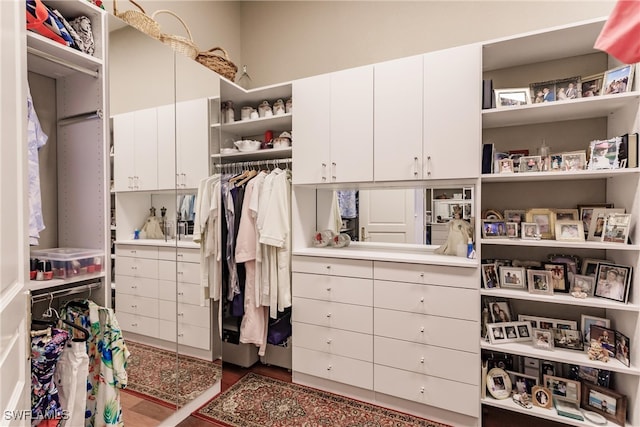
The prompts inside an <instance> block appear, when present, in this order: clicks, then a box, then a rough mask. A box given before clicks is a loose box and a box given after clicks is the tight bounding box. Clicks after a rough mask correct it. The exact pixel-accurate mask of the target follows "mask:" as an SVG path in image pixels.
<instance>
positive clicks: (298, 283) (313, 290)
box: [292, 273, 373, 306]
mask: <svg viewBox="0 0 640 427" xmlns="http://www.w3.org/2000/svg"><path fill="white" fill-rule="evenodd" d="M292 280H293V296H294V297H305V298H313V299H319V300H324V301H337V302H342V303H345V304H359V305H366V306H371V305H373V281H372V280H371V279H359V278H355V277H337V276H327V275H324V274H309V273H293V275H292Z"/></svg>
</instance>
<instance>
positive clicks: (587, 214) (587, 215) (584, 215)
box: [578, 203, 613, 237]
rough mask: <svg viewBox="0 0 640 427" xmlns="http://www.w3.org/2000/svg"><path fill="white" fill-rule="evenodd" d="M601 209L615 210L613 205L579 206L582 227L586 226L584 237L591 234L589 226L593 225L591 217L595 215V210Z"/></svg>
mask: <svg viewBox="0 0 640 427" xmlns="http://www.w3.org/2000/svg"><path fill="white" fill-rule="evenodd" d="M599 208H609V209H611V208H613V203H602V204H601V205H589V206H586V205H578V212H579V214H580V217H579V218H580V219H581V220H582V225H583V226H584V235H585V237H586V236H587V235H588V234H589V226H590V225H591V216H592V214H593V210H594V209H599Z"/></svg>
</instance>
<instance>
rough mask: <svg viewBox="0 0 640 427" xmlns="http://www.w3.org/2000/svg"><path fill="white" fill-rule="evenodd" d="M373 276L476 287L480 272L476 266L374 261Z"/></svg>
mask: <svg viewBox="0 0 640 427" xmlns="http://www.w3.org/2000/svg"><path fill="white" fill-rule="evenodd" d="M373 277H374V278H375V279H376V280H390V281H393V282H408V283H421V284H430V285H444V286H453V287H457V288H470V289H477V288H478V283H480V273H479V272H478V269H477V268H460V267H447V266H442V265H423V264H402V263H396V262H382V261H380V262H378V261H376V262H374V264H373Z"/></svg>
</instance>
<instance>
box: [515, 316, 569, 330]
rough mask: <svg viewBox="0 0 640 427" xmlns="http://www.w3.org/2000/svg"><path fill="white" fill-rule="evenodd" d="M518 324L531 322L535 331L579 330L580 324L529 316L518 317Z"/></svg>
mask: <svg viewBox="0 0 640 427" xmlns="http://www.w3.org/2000/svg"><path fill="white" fill-rule="evenodd" d="M518 322H529V323H531V327H532V328H534V329H536V328H537V329H553V328H558V329H574V330H576V329H578V322H574V321H573V320H564V319H553V318H550V317H538V316H529V315H526V314H519V315H518Z"/></svg>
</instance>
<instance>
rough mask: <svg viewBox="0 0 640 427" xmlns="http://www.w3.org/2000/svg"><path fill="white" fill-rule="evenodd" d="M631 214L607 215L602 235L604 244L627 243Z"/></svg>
mask: <svg viewBox="0 0 640 427" xmlns="http://www.w3.org/2000/svg"><path fill="white" fill-rule="evenodd" d="M630 226H631V214H620V213H612V214H609V215H607V217H606V219H605V223H604V231H603V233H602V241H603V242H613V243H627V239H628V238H629V228H630Z"/></svg>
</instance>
